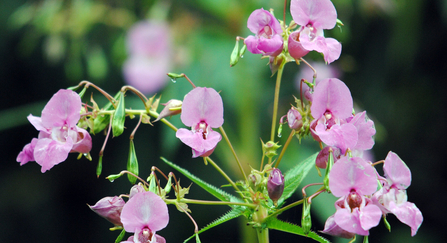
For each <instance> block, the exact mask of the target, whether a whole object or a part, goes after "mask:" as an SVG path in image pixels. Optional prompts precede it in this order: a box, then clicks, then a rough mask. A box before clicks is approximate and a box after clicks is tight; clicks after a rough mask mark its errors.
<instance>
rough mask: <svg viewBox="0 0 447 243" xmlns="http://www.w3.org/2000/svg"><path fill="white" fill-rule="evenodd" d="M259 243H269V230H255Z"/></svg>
mask: <svg viewBox="0 0 447 243" xmlns="http://www.w3.org/2000/svg"><path fill="white" fill-rule="evenodd" d="M256 233H257V234H258V242H259V243H269V229H268V228H265V229H256Z"/></svg>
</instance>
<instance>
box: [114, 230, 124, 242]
mask: <svg viewBox="0 0 447 243" xmlns="http://www.w3.org/2000/svg"><path fill="white" fill-rule="evenodd" d="M125 234H126V230H124V229H123V230H122V231H121V233H120V234H119V235H118V237H116V240H115V243H118V242H121V241H122V240H123V238H124V235H125Z"/></svg>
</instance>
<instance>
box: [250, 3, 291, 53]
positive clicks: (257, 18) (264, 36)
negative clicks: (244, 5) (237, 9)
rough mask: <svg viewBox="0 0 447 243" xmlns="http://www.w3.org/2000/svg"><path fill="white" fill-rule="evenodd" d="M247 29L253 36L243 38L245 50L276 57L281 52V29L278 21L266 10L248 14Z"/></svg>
mask: <svg viewBox="0 0 447 243" xmlns="http://www.w3.org/2000/svg"><path fill="white" fill-rule="evenodd" d="M247 27H248V29H250V31H251V32H253V33H254V34H255V36H253V35H250V36H248V37H247V38H245V41H244V43H245V44H246V45H247V50H248V51H249V52H251V53H253V54H262V55H266V56H277V55H278V54H279V53H281V51H282V47H283V39H282V36H281V34H282V32H283V31H282V28H281V25H280V24H279V22H278V20H277V19H276V18H275V17H274V16H273V15H272V14H271V13H270V12H269V11H267V10H264V9H257V10H255V11H253V13H251V14H250V17H248V21H247Z"/></svg>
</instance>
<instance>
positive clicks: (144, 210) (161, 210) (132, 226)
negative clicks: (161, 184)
mask: <svg viewBox="0 0 447 243" xmlns="http://www.w3.org/2000/svg"><path fill="white" fill-rule="evenodd" d="M121 222H122V223H123V228H124V230H126V231H127V232H130V233H134V235H133V236H131V237H130V238H129V239H128V240H127V241H125V242H133V243H140V242H141V243H143V242H150V243H164V242H166V241H165V239H164V238H163V237H161V236H159V235H157V234H156V232H157V231H159V230H161V229H163V228H165V227H166V225H168V222H169V214H168V206H167V205H166V203H165V202H164V201H163V199H161V198H160V197H159V196H158V195H157V194H155V193H153V192H150V191H145V192H140V193H137V194H135V195H134V196H133V197H132V198H130V199H129V201H127V203H126V204H125V205H124V207H123V209H122V211H121Z"/></svg>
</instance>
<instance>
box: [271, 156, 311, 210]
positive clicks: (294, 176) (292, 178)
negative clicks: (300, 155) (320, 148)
mask: <svg viewBox="0 0 447 243" xmlns="http://www.w3.org/2000/svg"><path fill="white" fill-rule="evenodd" d="M317 154H318V153H315V154H314V155H312V156H310V157H309V158H307V159H305V160H304V161H303V162H301V163H298V164H297V165H296V166H295V167H292V168H291V169H290V170H289V171H287V172H286V173H285V174H284V181H285V182H284V192H283V194H282V196H281V198H280V199H279V200H278V205H281V204H282V203H284V200H286V199H287V198H289V197H290V196H292V194H293V193H294V192H295V191H296V190H297V189H298V187H299V186H300V184H301V182H302V181H303V179H304V178H305V177H306V175H307V174H308V173H309V171H310V170H311V169H312V168H313V167H314V165H315V159H316V158H317Z"/></svg>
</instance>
